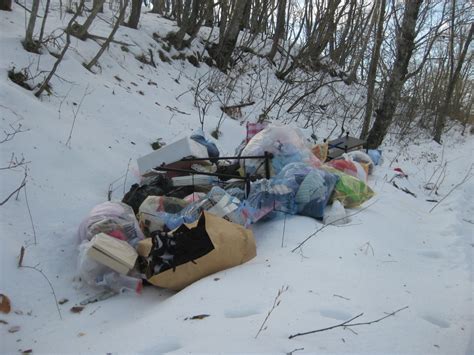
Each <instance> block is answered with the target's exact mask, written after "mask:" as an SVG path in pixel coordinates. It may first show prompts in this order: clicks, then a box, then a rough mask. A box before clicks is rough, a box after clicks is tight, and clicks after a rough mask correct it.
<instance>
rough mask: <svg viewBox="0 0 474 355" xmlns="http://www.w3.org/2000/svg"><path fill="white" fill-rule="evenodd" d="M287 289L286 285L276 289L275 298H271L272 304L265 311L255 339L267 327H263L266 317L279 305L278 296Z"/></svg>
mask: <svg viewBox="0 0 474 355" xmlns="http://www.w3.org/2000/svg"><path fill="white" fill-rule="evenodd" d="M287 290H288V286H286V287H285V286H282V287H281V288H280V289H279V290H278V293H277V295H276V297H275V299H274V300H273V305H272V308H271V309H270V310H269V311H268V313H267V316H266V317H265V319H264V320H263V323H262V325H261V326H260V329H259V330H258V332H257V334H256V335H255V339H257V337H258V335H259V334H260V333H261V332H262V331H263V330H265V329H267V327H265V324H266V323H267V320H268V318H270V315H271V314H272V312H273V311H274V310H275V308H277V307H278V306H279V305H280V302H281V300H280V299H279V298H280V296H281V295H282V294H283V292H285V291H287Z"/></svg>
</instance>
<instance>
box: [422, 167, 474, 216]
mask: <svg viewBox="0 0 474 355" xmlns="http://www.w3.org/2000/svg"><path fill="white" fill-rule="evenodd" d="M472 166H473V164H471V166H470V167H469V169H468V170H467V172H466V176H464V178H463V179H462V180H461V182H460V183H458V184H457V185H455V186H454V187H453V188H452V189H451V190H449V192H448V193H447V194H446V195H445V196H444V197H443V198H442V199H441V200H439V201H438V203H437V204H436V205H434V206H433V207H432V208H431V209H430V211H429V213H431V212H432V211H433V210H434V209H435V208H436V207H437V206H438V205H439V204H440V203H441V202H443V201H444V200H445V199H446V198H447V197H448V196H449V195H450V194H451V193H452V192H453V191H454V190H456V189H457V188H458V187H460V186H461V185H462V184H464V183H465V182H466V181H468V180H469V179H470V178H472V175H471V176H469V175H470V174H471V170H472Z"/></svg>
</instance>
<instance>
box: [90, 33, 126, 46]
mask: <svg viewBox="0 0 474 355" xmlns="http://www.w3.org/2000/svg"><path fill="white" fill-rule="evenodd" d="M87 37H89V38H90V39H92V40H102V41H107V37H102V36H98V35H94V34H92V33H88V34H87ZM110 42H112V43H117V44H121V45H122V46H129V47H131V46H134V44H131V43H127V42H122V41H117V40H116V39H112V40H111V41H110ZM99 44H101V43H99Z"/></svg>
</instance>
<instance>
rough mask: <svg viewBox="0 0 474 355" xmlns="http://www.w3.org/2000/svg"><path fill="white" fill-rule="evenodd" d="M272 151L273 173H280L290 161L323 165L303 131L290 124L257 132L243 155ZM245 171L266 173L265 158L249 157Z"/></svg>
mask: <svg viewBox="0 0 474 355" xmlns="http://www.w3.org/2000/svg"><path fill="white" fill-rule="evenodd" d="M265 152H268V153H272V154H273V158H272V160H271V170H272V175H276V174H278V173H279V172H280V171H281V170H282V169H283V167H285V166H286V165H287V164H289V163H294V162H304V163H307V164H309V165H311V166H314V167H318V166H320V165H321V162H320V160H319V159H318V158H317V157H316V156H315V155H314V154H313V153H312V151H311V149H310V148H309V147H308V146H307V144H306V140H305V138H304V136H303V134H302V132H301V131H300V130H299V129H297V128H294V127H290V126H269V127H267V128H265V129H264V130H262V131H260V132H259V133H257V134H256V135H255V136H254V137H253V138H252V139H251V140H250V141H249V142H248V144H247V145H246V147H245V148H244V149H243V151H242V156H255V155H264V153H265ZM241 164H244V166H245V172H246V173H249V174H256V173H258V174H260V175H264V173H265V171H264V169H265V167H264V161H263V159H248V160H246V161H245V163H243V162H241Z"/></svg>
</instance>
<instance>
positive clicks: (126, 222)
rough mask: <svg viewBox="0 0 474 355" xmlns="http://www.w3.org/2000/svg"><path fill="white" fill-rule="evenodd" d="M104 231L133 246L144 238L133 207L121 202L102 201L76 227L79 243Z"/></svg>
mask: <svg viewBox="0 0 474 355" xmlns="http://www.w3.org/2000/svg"><path fill="white" fill-rule="evenodd" d="M98 233H105V234H108V235H110V236H112V237H115V238H117V239H120V240H125V241H127V242H128V243H129V244H130V245H132V246H135V245H136V244H137V243H138V242H139V241H140V240H142V239H143V238H144V236H143V233H142V231H141V230H140V227H139V225H138V222H137V219H136V217H135V213H134V212H133V209H132V208H131V207H130V206H128V205H126V204H124V203H121V202H104V203H101V204H100V205H97V206H95V207H94V208H93V209H92V210H91V211H90V212H89V215H88V216H87V217H86V218H85V219H84V220H83V221H82V223H81V224H80V226H79V229H78V233H77V235H78V240H79V243H82V242H84V241H89V240H91V239H92V238H93V237H94V235H96V234H98Z"/></svg>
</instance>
